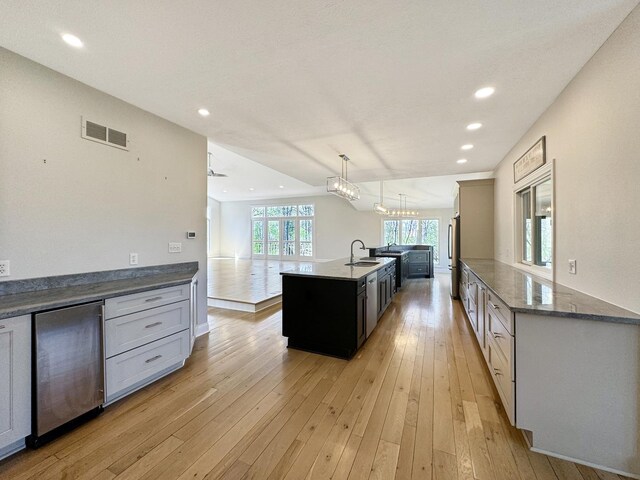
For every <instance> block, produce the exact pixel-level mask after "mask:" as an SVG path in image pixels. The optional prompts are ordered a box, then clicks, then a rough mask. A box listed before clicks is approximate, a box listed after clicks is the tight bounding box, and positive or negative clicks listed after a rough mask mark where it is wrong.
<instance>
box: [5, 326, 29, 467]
mask: <svg viewBox="0 0 640 480" xmlns="http://www.w3.org/2000/svg"><path fill="white" fill-rule="evenodd" d="M30 433H31V316H30V315H24V316H21V317H14V318H8V319H4V320H0V458H3V457H4V456H7V455H10V454H11V453H13V452H14V451H16V450H19V449H20V448H23V447H24V438H25V437H26V436H27V435H29V434H30Z"/></svg>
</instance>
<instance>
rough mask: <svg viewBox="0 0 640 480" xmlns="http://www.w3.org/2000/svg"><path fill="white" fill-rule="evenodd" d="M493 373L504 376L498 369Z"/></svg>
mask: <svg viewBox="0 0 640 480" xmlns="http://www.w3.org/2000/svg"><path fill="white" fill-rule="evenodd" d="M493 373H495V374H496V375H502V372H501V371H500V370H498V369H497V368H494V369H493Z"/></svg>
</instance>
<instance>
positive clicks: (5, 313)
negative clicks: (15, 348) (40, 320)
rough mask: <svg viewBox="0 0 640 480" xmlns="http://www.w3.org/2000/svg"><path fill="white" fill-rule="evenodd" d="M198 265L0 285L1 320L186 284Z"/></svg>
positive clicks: (166, 266)
mask: <svg viewBox="0 0 640 480" xmlns="http://www.w3.org/2000/svg"><path fill="white" fill-rule="evenodd" d="M197 271H198V262H185V263H178V264H170V265H159V266H153V267H140V268H127V269H121V270H109V271H104V272H90V273H81V274H74V275H61V276H56V277H42V278H33V279H27V280H14V281H7V282H0V319H4V318H10V317H17V316H20V315H25V314H30V313H33V312H38V311H43V310H49V309H53V308H61V307H67V306H71V305H77V304H78V303H85V302H92V301H95V300H102V299H106V298H111V297H117V296H120V295H124V294H131V293H137V292H143V291H146V290H152V289H155V288H162V287H171V286H175V285H181V284H184V283H189V282H190V281H191V279H192V278H193V276H194V275H195V274H196V272H197Z"/></svg>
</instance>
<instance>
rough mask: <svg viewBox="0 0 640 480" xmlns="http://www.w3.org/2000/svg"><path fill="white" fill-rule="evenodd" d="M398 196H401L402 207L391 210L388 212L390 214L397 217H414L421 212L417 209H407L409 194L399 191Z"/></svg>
mask: <svg viewBox="0 0 640 480" xmlns="http://www.w3.org/2000/svg"><path fill="white" fill-rule="evenodd" d="M398 196H399V197H400V209H399V210H391V211H389V213H387V215H388V216H390V217H395V218H414V217H417V216H418V215H419V214H420V213H419V212H418V211H417V210H409V209H407V196H406V195H405V194H404V193H399V194H398Z"/></svg>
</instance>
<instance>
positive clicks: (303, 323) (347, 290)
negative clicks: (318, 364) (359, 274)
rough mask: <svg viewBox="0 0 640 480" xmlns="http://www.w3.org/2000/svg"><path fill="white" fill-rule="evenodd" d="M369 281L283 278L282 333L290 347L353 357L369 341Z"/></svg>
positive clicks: (286, 276) (335, 355)
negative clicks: (367, 324)
mask: <svg viewBox="0 0 640 480" xmlns="http://www.w3.org/2000/svg"><path fill="white" fill-rule="evenodd" d="M366 308H367V296H366V278H362V279H359V280H357V281H353V280H332V279H327V278H313V277H296V276H289V275H283V277H282V334H283V335H284V336H285V337H288V338H289V344H288V346H289V347H290V348H297V349H300V350H306V351H309V352H314V353H322V354H325V355H331V356H334V357H340V358H351V357H352V356H353V354H354V353H355V352H356V351H357V350H358V348H360V346H361V345H362V343H363V342H364V340H365V338H366Z"/></svg>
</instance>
